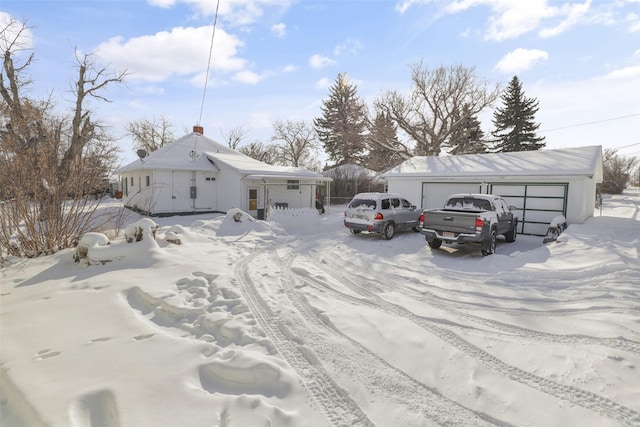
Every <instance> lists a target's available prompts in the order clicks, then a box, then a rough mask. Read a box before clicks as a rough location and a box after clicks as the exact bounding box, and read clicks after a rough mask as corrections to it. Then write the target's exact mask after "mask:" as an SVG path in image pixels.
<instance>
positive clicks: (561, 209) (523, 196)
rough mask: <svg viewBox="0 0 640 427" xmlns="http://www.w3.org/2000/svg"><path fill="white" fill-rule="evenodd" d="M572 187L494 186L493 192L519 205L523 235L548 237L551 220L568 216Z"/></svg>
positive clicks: (517, 206) (491, 187)
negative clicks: (568, 193) (568, 194)
mask: <svg viewBox="0 0 640 427" xmlns="http://www.w3.org/2000/svg"><path fill="white" fill-rule="evenodd" d="M568 189H569V184H527V183H523V184H504V183H500V184H498V183H491V184H490V186H489V191H490V192H491V193H492V194H497V195H499V196H502V197H503V198H504V199H505V200H506V201H507V203H508V204H509V206H515V207H516V212H517V213H518V217H519V218H520V226H519V230H518V232H520V233H521V234H533V235H538V236H544V235H545V234H546V232H547V228H549V223H550V222H551V220H552V219H553V218H554V217H556V216H558V215H564V216H565V217H566V216H567V192H568Z"/></svg>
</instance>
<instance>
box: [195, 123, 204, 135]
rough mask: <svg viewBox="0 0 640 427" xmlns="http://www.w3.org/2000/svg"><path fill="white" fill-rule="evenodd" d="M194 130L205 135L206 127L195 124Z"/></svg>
mask: <svg viewBox="0 0 640 427" xmlns="http://www.w3.org/2000/svg"><path fill="white" fill-rule="evenodd" d="M193 131H194V132H196V133H199V134H200V135H204V128H203V127H202V126H200V125H193Z"/></svg>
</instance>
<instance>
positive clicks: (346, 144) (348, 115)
mask: <svg viewBox="0 0 640 427" xmlns="http://www.w3.org/2000/svg"><path fill="white" fill-rule="evenodd" d="M356 92H357V89H356V86H355V85H353V84H351V83H349V82H348V80H347V75H346V74H338V77H336V80H335V82H334V83H333V85H332V86H331V87H330V88H329V99H327V100H323V101H322V104H323V105H322V107H321V108H320V110H321V111H322V117H319V118H316V119H314V120H313V124H314V126H315V129H316V132H317V133H318V139H319V140H320V142H321V143H322V144H323V146H324V150H325V151H326V152H327V154H328V155H329V159H330V160H332V161H333V162H334V163H335V164H336V165H341V164H345V163H360V161H361V158H362V156H363V155H364V152H365V132H366V118H367V112H366V107H365V105H364V103H362V101H360V99H359V98H358V96H357V94H356Z"/></svg>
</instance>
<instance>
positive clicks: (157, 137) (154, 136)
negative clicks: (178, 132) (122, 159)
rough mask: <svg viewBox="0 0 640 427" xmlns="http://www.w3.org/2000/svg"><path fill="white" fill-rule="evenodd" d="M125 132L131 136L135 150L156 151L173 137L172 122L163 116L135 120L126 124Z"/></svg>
mask: <svg viewBox="0 0 640 427" xmlns="http://www.w3.org/2000/svg"><path fill="white" fill-rule="evenodd" d="M127 134H128V135H129V136H131V138H133V143H134V148H135V149H136V150H145V151H146V152H147V153H151V152H153V151H156V150H157V149H158V148H162V147H164V146H165V145H166V144H168V143H170V142H172V141H173V140H174V139H175V134H174V132H173V124H172V123H171V121H170V120H169V119H168V118H167V117H165V116H164V115H163V116H160V118H159V119H156V118H155V117H154V118H153V119H152V120H147V119H142V120H136V121H133V122H131V123H129V125H128V126H127Z"/></svg>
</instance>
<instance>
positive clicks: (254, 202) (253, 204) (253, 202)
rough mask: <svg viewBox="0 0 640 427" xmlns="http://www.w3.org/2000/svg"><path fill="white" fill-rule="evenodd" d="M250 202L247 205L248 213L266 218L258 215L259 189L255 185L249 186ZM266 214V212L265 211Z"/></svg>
mask: <svg viewBox="0 0 640 427" xmlns="http://www.w3.org/2000/svg"><path fill="white" fill-rule="evenodd" d="M248 190H249V193H248V195H249V203H248V205H247V207H248V211H249V212H248V213H249V214H250V215H252V216H254V217H256V218H258V219H264V218H260V217H259V216H258V189H257V188H255V187H253V188H249V189H248ZM263 214H264V212H263Z"/></svg>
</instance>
